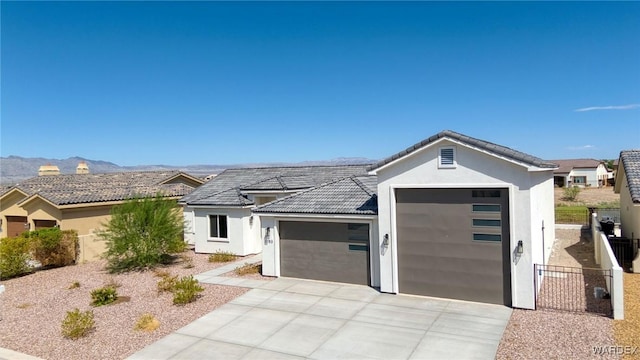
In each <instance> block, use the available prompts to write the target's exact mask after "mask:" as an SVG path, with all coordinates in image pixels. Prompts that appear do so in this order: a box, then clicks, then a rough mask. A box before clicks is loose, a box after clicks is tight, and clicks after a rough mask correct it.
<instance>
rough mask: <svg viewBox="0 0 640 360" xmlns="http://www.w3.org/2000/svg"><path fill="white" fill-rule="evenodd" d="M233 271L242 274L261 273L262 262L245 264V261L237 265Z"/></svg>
mask: <svg viewBox="0 0 640 360" xmlns="http://www.w3.org/2000/svg"><path fill="white" fill-rule="evenodd" d="M234 271H235V273H236V274H238V275H240V276H243V275H249V274H261V273H262V264H247V263H245V264H244V265H242V266H239V267H237V268H236V269H235V270H234Z"/></svg>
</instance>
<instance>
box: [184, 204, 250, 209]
mask: <svg viewBox="0 0 640 360" xmlns="http://www.w3.org/2000/svg"><path fill="white" fill-rule="evenodd" d="M185 205H186V206H188V207H190V208H192V209H228V210H237V209H251V208H253V207H254V206H255V205H245V206H224V205H194V204H185Z"/></svg>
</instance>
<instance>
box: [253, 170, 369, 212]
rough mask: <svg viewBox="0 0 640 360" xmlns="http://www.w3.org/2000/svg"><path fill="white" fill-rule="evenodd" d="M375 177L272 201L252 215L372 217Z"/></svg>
mask: <svg viewBox="0 0 640 360" xmlns="http://www.w3.org/2000/svg"><path fill="white" fill-rule="evenodd" d="M377 183H378V180H377V177H376V176H374V175H368V176H350V177H347V178H343V179H339V180H335V181H333V182H330V183H327V184H324V185H321V186H318V187H314V188H312V189H308V190H305V191H301V192H299V193H297V194H294V195H291V196H288V197H286V198H282V199H279V200H275V201H272V202H270V203H268V204H265V205H261V206H258V207H256V208H255V209H253V211H254V212H256V213H280V214H282V213H292V214H339V215H376V214H377V213H378V197H377V195H376V192H377Z"/></svg>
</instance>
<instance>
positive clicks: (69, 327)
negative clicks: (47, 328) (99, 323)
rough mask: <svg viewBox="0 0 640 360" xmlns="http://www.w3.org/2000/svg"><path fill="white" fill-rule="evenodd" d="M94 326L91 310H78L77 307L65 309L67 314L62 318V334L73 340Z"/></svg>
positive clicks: (84, 334)
mask: <svg viewBox="0 0 640 360" xmlns="http://www.w3.org/2000/svg"><path fill="white" fill-rule="evenodd" d="M94 326H95V321H94V320H93V311H91V310H87V311H84V312H80V310H78V309H75V310H73V311H67V316H65V318H64V320H62V335H63V336H64V337H66V338H69V339H74V340H75V339H78V338H81V337H83V336H86V335H87V334H88V333H89V332H90V331H91V330H93V328H94Z"/></svg>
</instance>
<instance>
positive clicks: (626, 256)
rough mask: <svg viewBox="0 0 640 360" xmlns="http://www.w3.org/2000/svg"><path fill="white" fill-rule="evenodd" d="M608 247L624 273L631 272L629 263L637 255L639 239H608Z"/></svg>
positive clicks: (639, 245)
mask: <svg viewBox="0 0 640 360" xmlns="http://www.w3.org/2000/svg"><path fill="white" fill-rule="evenodd" d="M607 240H609V245H611V250H613V254H614V255H615V257H616V260H618V265H620V267H622V269H623V270H624V271H631V262H632V261H633V259H635V257H636V256H637V255H638V247H640V239H627V238H620V237H609V238H607Z"/></svg>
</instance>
